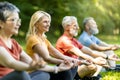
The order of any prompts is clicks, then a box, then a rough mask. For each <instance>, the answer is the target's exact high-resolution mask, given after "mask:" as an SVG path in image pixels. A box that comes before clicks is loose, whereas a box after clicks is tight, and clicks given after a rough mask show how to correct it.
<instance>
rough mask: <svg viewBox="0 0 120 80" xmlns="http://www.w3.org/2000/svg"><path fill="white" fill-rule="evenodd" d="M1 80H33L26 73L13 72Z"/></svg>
mask: <svg viewBox="0 0 120 80" xmlns="http://www.w3.org/2000/svg"><path fill="white" fill-rule="evenodd" d="M0 80H31V78H30V76H29V74H28V73H26V72H25V71H13V72H11V73H9V74H8V75H6V76H4V77H3V78H2V79H0Z"/></svg>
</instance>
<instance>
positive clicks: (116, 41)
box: [17, 35, 120, 80]
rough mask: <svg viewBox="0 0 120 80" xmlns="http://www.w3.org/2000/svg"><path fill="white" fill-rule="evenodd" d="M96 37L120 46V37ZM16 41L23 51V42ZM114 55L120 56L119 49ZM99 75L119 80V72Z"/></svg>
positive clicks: (105, 79)
mask: <svg viewBox="0 0 120 80" xmlns="http://www.w3.org/2000/svg"><path fill="white" fill-rule="evenodd" d="M98 37H99V38H100V39H101V40H103V41H105V42H107V43H109V44H120V36H115V35H112V36H111V35H99V36H98ZM17 41H18V42H19V43H20V44H21V45H22V47H23V49H25V41H24V40H20V39H17ZM53 42H54V41H53ZM51 43H52V41H51ZM52 44H55V43H52ZM115 53H116V54H117V55H118V56H120V49H119V50H117V51H115ZM117 64H120V62H117ZM101 75H102V80H120V72H110V71H109V72H101Z"/></svg>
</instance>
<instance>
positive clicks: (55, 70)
mask: <svg viewBox="0 0 120 80" xmlns="http://www.w3.org/2000/svg"><path fill="white" fill-rule="evenodd" d="M54 73H55V74H57V73H58V67H57V66H54Z"/></svg>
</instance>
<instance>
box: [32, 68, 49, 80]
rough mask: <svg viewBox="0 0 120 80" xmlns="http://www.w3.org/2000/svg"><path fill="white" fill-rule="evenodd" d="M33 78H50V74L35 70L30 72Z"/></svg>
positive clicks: (35, 79)
mask: <svg viewBox="0 0 120 80" xmlns="http://www.w3.org/2000/svg"><path fill="white" fill-rule="evenodd" d="M30 77H31V78H32V80H50V74H49V73H48V72H44V71H40V70H39V71H34V72H32V73H30Z"/></svg>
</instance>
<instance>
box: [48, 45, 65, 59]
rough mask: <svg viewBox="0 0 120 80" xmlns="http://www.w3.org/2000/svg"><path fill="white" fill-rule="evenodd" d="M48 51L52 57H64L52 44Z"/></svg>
mask: <svg viewBox="0 0 120 80" xmlns="http://www.w3.org/2000/svg"><path fill="white" fill-rule="evenodd" d="M49 52H50V54H51V55H52V56H53V57H56V58H58V59H62V60H65V59H66V57H65V55H63V54H62V53H60V52H59V51H58V50H57V49H56V48H54V47H53V46H52V45H51V46H50V47H49Z"/></svg>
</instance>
